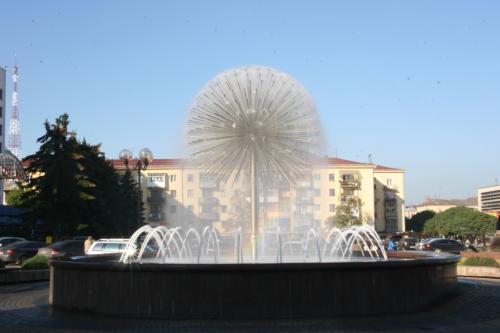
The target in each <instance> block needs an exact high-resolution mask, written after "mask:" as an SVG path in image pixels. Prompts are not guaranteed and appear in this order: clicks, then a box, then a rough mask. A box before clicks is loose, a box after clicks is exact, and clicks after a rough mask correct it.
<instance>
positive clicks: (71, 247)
mask: <svg viewBox="0 0 500 333" xmlns="http://www.w3.org/2000/svg"><path fill="white" fill-rule="evenodd" d="M38 254H41V255H44V256H46V257H49V258H54V259H55V258H69V257H73V256H83V254H84V253H83V241H81V240H65V241H60V242H55V243H54V244H52V245H49V246H47V247H42V248H40V249H38Z"/></svg>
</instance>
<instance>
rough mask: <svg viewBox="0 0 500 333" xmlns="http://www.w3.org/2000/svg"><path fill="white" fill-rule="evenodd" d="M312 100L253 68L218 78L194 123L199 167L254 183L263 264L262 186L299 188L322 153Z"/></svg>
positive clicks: (284, 79)
mask: <svg viewBox="0 0 500 333" xmlns="http://www.w3.org/2000/svg"><path fill="white" fill-rule="evenodd" d="M320 128H321V126H320V121H319V117H318V115H317V113H316V109H315V107H314V103H313V102H312V100H311V98H310V97H309V94H308V93H307V92H306V90H305V89H304V88H303V87H302V86H301V85H300V84H299V83H298V82H297V81H295V80H294V79H293V78H291V77H290V76H289V75H287V74H285V73H283V72H280V71H278V70H275V69H272V68H268V67H260V66H252V67H244V68H239V69H232V70H228V71H226V72H223V73H221V74H219V75H217V76H216V77H215V78H214V79H213V80H211V81H210V82H209V83H208V84H207V85H206V86H205V87H204V88H203V89H202V90H201V91H200V92H199V93H198V95H197V96H196V98H195V101H194V103H193V105H192V107H191V111H190V117H189V120H188V133H187V135H188V144H189V147H190V149H191V158H192V161H193V163H194V165H195V166H196V167H198V168H201V169H203V170H204V171H205V172H206V174H207V175H209V176H211V177H214V178H215V179H217V180H218V181H222V182H227V181H228V180H229V179H230V178H231V177H239V176H240V175H242V176H243V178H244V179H246V180H248V181H250V182H251V192H252V198H251V200H252V214H251V218H252V221H251V222H252V224H251V225H252V230H251V242H252V258H253V260H254V261H255V260H256V258H257V246H256V232H257V230H258V228H257V222H258V216H257V214H258V206H257V205H258V197H257V186H258V184H272V183H274V182H275V181H277V180H279V179H284V180H286V181H288V182H293V181H294V179H296V177H297V175H299V174H302V173H304V171H305V170H307V169H308V168H310V167H311V164H312V163H313V160H314V159H315V158H317V157H318V153H319V149H320V147H321V144H320V140H321V133H320V132H321V131H320Z"/></svg>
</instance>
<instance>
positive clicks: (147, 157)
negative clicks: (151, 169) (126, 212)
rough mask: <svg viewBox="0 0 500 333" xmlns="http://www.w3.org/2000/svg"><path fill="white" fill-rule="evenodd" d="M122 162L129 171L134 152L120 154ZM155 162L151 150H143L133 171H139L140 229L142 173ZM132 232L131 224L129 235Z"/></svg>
mask: <svg viewBox="0 0 500 333" xmlns="http://www.w3.org/2000/svg"><path fill="white" fill-rule="evenodd" d="M119 157H120V160H122V162H123V164H124V165H125V167H126V168H127V170H128V169H129V163H130V161H131V160H132V158H133V156H132V152H131V151H130V150H128V149H123V150H122V151H121V152H120V155H119ZM151 161H153V153H152V152H151V149H149V148H142V149H141V150H140V151H139V157H138V158H137V162H136V163H135V166H134V168H133V170H137V225H136V228H139V227H140V225H141V222H142V211H141V200H142V189H141V185H142V183H141V171H142V170H146V169H147V168H148V166H149V163H151ZM131 232H132V230H131V228H130V224H129V234H131Z"/></svg>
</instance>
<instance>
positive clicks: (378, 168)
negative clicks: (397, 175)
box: [375, 165, 401, 171]
mask: <svg viewBox="0 0 500 333" xmlns="http://www.w3.org/2000/svg"><path fill="white" fill-rule="evenodd" d="M375 170H377V171H399V170H401V169H395V168H390V167H386V166H383V165H377V166H376V167H375Z"/></svg>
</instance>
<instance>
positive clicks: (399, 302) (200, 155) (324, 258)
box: [50, 66, 458, 319]
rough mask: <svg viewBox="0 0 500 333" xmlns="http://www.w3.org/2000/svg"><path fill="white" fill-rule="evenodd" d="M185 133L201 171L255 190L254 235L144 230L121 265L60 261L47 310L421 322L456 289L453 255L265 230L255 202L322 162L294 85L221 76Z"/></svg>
mask: <svg viewBox="0 0 500 333" xmlns="http://www.w3.org/2000/svg"><path fill="white" fill-rule="evenodd" d="M187 127H188V128H187V138H188V144H189V149H190V152H191V156H192V164H193V167H195V168H198V169H201V170H203V172H204V174H205V175H207V176H208V177H210V178H211V179H213V180H215V181H217V182H222V183H224V184H232V183H233V184H234V183H235V182H236V179H242V182H244V183H247V184H249V188H250V189H249V197H250V203H251V214H250V220H251V221H250V222H251V224H250V226H251V227H250V228H249V229H250V230H244V228H242V227H239V228H237V229H236V230H235V232H234V233H233V234H231V235H221V234H220V233H219V232H218V231H217V230H216V229H215V228H213V227H212V226H210V225H208V226H205V227H204V228H203V229H197V228H194V227H190V226H175V227H174V226H172V227H167V226H159V227H155V228H153V227H151V226H149V225H145V226H143V227H141V228H139V229H138V230H137V231H136V232H135V233H134V234H133V235H132V236H131V237H130V240H129V242H128V244H127V247H126V250H125V252H124V253H123V254H122V255H121V256H120V257H109V256H108V257H106V256H103V257H99V258H95V257H94V258H90V257H81V258H72V259H71V260H69V261H64V262H63V261H61V262H56V261H54V262H52V267H51V288H50V302H51V304H53V305H54V306H56V307H64V308H75V309H80V310H86V311H93V312H96V313H105V314H112V315H123V316H135V317H155V318H169V319H173V318H230V319H232V318H298V317H331V316H354V315H373V314H386V313H397V312H408V311H413V310H415V309H417V308H419V307H421V306H425V305H426V304H429V303H430V302H432V301H435V300H436V299H438V298H439V297H440V296H442V295H443V294H444V293H446V292H448V291H449V290H451V289H453V288H454V286H455V285H456V262H457V261H458V257H457V256H451V255H439V256H438V255H435V254H434V253H431V254H428V253H427V254H424V253H416V252H397V253H396V252H389V253H386V251H385V249H384V246H383V245H382V242H381V240H380V238H379V236H378V235H377V233H376V232H375V230H374V229H373V227H372V226H370V225H367V224H364V225H360V226H351V227H349V228H345V229H339V228H336V227H333V228H330V229H322V230H321V229H319V228H317V227H314V226H311V228H309V229H308V230H305V231H303V232H301V233H298V234H294V235H290V233H289V232H285V231H281V230H280V228H279V227H278V228H275V229H273V230H269V229H267V230H264V228H263V226H262V221H261V219H259V191H262V189H263V188H265V187H272V186H274V185H276V184H278V183H283V182H286V183H288V184H291V186H293V184H294V183H295V182H296V181H297V179H299V177H300V176H301V175H303V174H307V173H308V172H310V168H311V166H312V165H313V164H314V163H316V162H317V156H320V154H321V147H322V139H321V138H322V137H321V130H320V128H321V126H320V121H319V118H318V116H317V113H316V111H315V107H314V104H313V103H312V101H311V98H310V97H309V95H308V94H307V92H306V91H305V90H304V89H303V88H302V87H301V85H300V84H299V83H298V82H297V81H295V80H294V79H292V78H291V77H290V76H288V75H287V74H285V73H283V72H280V71H277V70H275V69H271V68H267V67H259V66H253V67H245V68H240V69H235V70H229V71H226V72H224V73H221V74H219V75H218V76H216V77H215V78H214V79H213V80H212V81H210V82H209V83H208V84H207V85H206V86H205V87H204V88H203V89H202V90H201V91H200V93H199V94H198V95H197V97H196V98H195V101H194V103H193V106H192V107H191V111H190V117H189V121H188V124H187ZM248 234H249V235H248ZM248 236H249V237H248ZM245 249H249V251H245Z"/></svg>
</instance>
